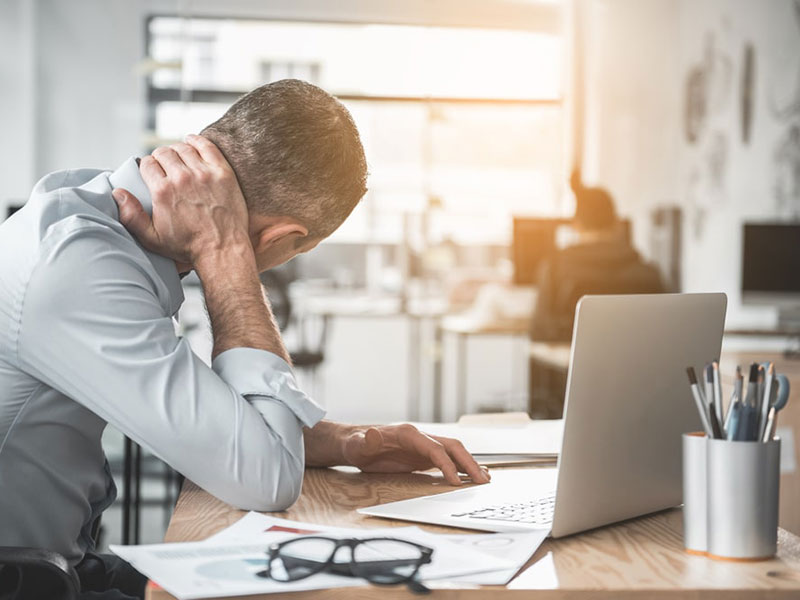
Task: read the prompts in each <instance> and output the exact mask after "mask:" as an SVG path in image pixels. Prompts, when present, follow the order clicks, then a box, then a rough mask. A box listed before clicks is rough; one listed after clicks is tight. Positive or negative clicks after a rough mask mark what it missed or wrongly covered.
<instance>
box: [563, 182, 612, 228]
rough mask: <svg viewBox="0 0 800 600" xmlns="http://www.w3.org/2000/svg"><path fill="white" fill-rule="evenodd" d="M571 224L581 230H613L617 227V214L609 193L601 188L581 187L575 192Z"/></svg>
mask: <svg viewBox="0 0 800 600" xmlns="http://www.w3.org/2000/svg"><path fill="white" fill-rule="evenodd" d="M573 224H574V226H575V228H576V229H578V230H579V231H582V232H592V233H605V232H613V231H614V230H615V228H616V227H617V215H616V213H615V211H614V201H613V200H612V199H611V195H610V194H609V193H608V192H607V191H605V190H604V189H602V188H586V187H581V188H580V190H578V191H576V193H575V217H574V218H573Z"/></svg>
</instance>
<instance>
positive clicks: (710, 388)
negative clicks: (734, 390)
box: [706, 365, 724, 439]
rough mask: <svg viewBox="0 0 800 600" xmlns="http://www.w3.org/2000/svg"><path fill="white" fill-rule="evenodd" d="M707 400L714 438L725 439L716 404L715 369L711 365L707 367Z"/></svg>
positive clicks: (709, 420)
mask: <svg viewBox="0 0 800 600" xmlns="http://www.w3.org/2000/svg"><path fill="white" fill-rule="evenodd" d="M706 402H707V403H708V422H709V423H710V424H711V431H712V432H713V434H714V438H716V439H723V437H724V436H723V434H722V425H720V422H719V421H718V420H717V409H716V407H715V406H714V369H713V368H712V366H711V365H708V366H707V367H706Z"/></svg>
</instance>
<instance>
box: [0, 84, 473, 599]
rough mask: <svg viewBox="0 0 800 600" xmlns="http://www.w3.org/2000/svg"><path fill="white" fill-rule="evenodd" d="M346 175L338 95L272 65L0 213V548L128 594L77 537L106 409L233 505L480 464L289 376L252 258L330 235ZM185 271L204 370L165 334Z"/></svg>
mask: <svg viewBox="0 0 800 600" xmlns="http://www.w3.org/2000/svg"><path fill="white" fill-rule="evenodd" d="M365 179H366V161H365V157H364V151H363V148H362V146H361V142H360V139H359V136H358V132H357V130H356V127H355V125H354V123H353V121H352V119H351V117H350V115H349V113H348V112H347V110H346V109H345V108H344V107H343V106H342V105H341V104H340V103H339V102H338V101H336V100H335V99H334V98H333V97H332V96H330V95H328V94H327V93H325V92H324V91H322V90H320V89H319V88H317V87H314V86H312V85H310V84H307V83H303V82H300V81H296V80H286V81H280V82H277V83H273V84H269V85H265V86H263V87H261V88H258V89H256V90H254V91H253V92H251V93H249V94H247V95H246V96H244V97H243V98H241V99H240V100H239V101H238V102H236V103H235V104H234V105H233V106H232V107H231V108H230V109H229V110H228V112H227V113H225V115H224V116H223V117H222V118H221V119H219V120H218V121H217V122H215V123H213V124H212V125H210V126H208V127H207V128H206V129H204V130H203V131H202V133H201V135H200V136H190V137H189V138H188V139H187V140H186V143H181V144H175V145H173V146H170V147H163V148H158V149H156V150H155V151H154V152H153V154H152V155H151V156H145V157H143V158H142V159H141V161H140V163H139V164H137V161H136V160H135V159H130V160H128V161H126V162H125V163H124V164H123V165H122V166H121V167H120V168H118V169H117V170H116V171H114V172H107V171H100V170H92V169H80V170H71V171H62V172H58V173H54V174H51V175H48V176H46V177H45V178H44V179H42V180H41V181H40V182H39V183H38V184H37V185H36V187H35V188H34V190H33V193H32V195H31V197H30V200H29V201H28V203H27V204H26V206H25V207H24V208H23V209H22V210H21V211H19V213H17V214H16V215H15V216H14V217H13V218H11V219H9V220H8V221H7V222H6V223H5V224H3V226H2V228H1V229H0V232H1V233H0V489H2V493H1V494H0V545H6V546H35V547H44V548H48V549H51V550H56V551H58V552H60V553H62V554H64V555H65V556H66V557H67V559H68V561H69V562H70V563H71V564H72V565H77V570H78V572H79V575H80V576H81V580H82V587H83V589H84V591H87V590H96V591H104V590H108V589H114V588H116V589H117V590H118V591H117V592H114V593H115V594H116V595H109V596H107V597H109V598H127V597H136V596H139V595H141V593H142V587H141V586H142V585H143V580H142V579H140V578H136V577H132V576H131V574H130V572H129V570H126V568H125V565H120V563H119V561H114V560H113V559H111V558H109V557H97V556H95V555H94V554H93V550H94V541H93V539H92V535H91V531H92V527H93V525H94V523H95V522H96V520H97V519H98V518H99V516H100V514H101V513H102V511H103V510H104V509H105V508H107V507H108V506H109V505H110V504H111V502H112V501H113V499H114V496H115V487H114V483H113V481H112V479H111V476H110V474H109V470H108V464H107V462H106V461H105V458H104V455H103V451H102V448H101V444H100V437H101V434H102V432H103V429H104V428H105V426H106V424H107V423H111V424H112V425H114V426H115V427H116V428H117V429H119V430H120V431H122V432H123V433H124V434H126V435H127V436H129V437H131V438H132V439H133V440H135V441H136V442H137V443H139V444H141V445H142V446H144V447H145V448H147V449H148V450H150V451H151V452H153V453H154V454H156V455H157V456H159V457H161V458H162V459H163V460H165V461H166V462H167V463H168V464H170V465H171V466H172V467H173V468H175V469H176V470H178V471H179V472H181V473H182V474H184V475H185V476H186V477H187V478H189V479H191V480H193V481H194V482H196V483H197V484H199V485H200V486H202V487H203V488H205V489H206V490H208V491H209V492H210V493H212V494H214V495H215V496H217V497H219V498H221V499H222V500H224V501H226V502H229V503H231V504H233V505H235V506H237V507H239V508H242V509H253V510H261V511H274V510H283V509H285V508H287V507H288V506H290V505H291V504H292V503H293V502H294V501H295V500H296V498H297V496H298V494H299V493H300V488H301V483H302V478H303V469H304V466H306V465H308V466H328V465H344V464H349V465H355V466H357V467H360V468H361V469H362V470H364V471H389V472H399V471H410V470H417V469H427V468H431V467H438V468H439V469H441V471H442V472H443V473H444V476H445V479H446V480H447V482H448V483H450V484H452V485H458V484H459V483H460V480H459V475H458V472H459V471H461V472H465V473H466V474H468V475H469V476H470V477H472V479H473V480H474V481H476V482H486V481H488V474H487V472H486V471H485V470H483V469H481V468H480V467H478V465H477V464H476V463H475V461H474V460H473V459H472V457H471V456H470V455H469V453H467V452H466V450H465V449H464V447H463V446H462V445H461V444H460V443H459V442H457V441H455V440H451V439H447V438H437V437H432V436H427V435H425V434H423V433H420V432H419V431H417V430H416V429H414V428H413V427H411V426H409V425H399V426H381V427H360V426H350V425H342V424H337V423H332V422H328V421H323V420H322V416H323V411H322V409H320V408H319V407H318V406H317V405H316V404H315V403H314V402H313V401H312V400H311V399H310V398H308V397H307V396H306V395H305V394H304V393H303V392H302V391H301V390H300V389H299V388H298V387H297V384H296V382H295V378H294V376H293V374H292V370H291V368H290V364H289V362H290V361H289V356H288V354H287V352H286V349H285V348H284V346H283V343H282V341H281V337H280V334H279V332H278V329H277V328H276V326H275V323H274V320H273V318H272V315H271V312H270V309H269V304H268V302H267V300H266V299H265V297H264V294H263V291H262V288H261V286H260V283H259V279H258V273H259V272H260V271H264V270H266V269H269V268H271V267H273V266H276V265H279V264H281V263H284V262H286V261H287V260H289V259H291V258H292V257H293V256H295V255H297V254H299V253H301V252H307V251H308V250H310V249H312V248H313V247H314V246H316V245H317V244H318V243H319V242H320V241H321V240H322V239H324V238H325V237H327V236H328V235H330V234H331V233H332V232H333V231H334V230H335V229H336V228H337V227H338V226H339V225H340V224H341V223H342V221H344V219H345V218H346V217H347V216H348V215H349V213H350V212H351V211H352V209H353V208H354V206H355V205H356V204H357V202H358V201H359V200H360V198H361V197H362V196H363V194H364V192H365ZM115 201H116V202H115ZM190 270H194V271H195V272H196V273H197V275H198V276H199V278H200V280H201V282H202V284H203V288H204V293H205V300H206V305H207V309H208V314H209V316H210V319H211V326H212V331H213V337H214V348H213V357H212V358H213V363H212V368H208V367H207V366H206V365H205V364H204V363H203V362H202V361H201V360H200V359H199V358H197V357H196V356H195V355H194V354H193V353H192V351H191V349H190V348H189V345H188V343H187V342H186V341H185V340H184V339H182V338H178V337H176V336H175V333H174V326H173V321H172V317H173V315H175V313H176V312H177V310H178V309H179V307H180V305H181V302H182V300H183V294H182V291H181V285H180V276H181V275H182V274H184V273H186V272H188V271H190ZM354 359H355V360H358V357H354ZM92 597H98V596H92Z"/></svg>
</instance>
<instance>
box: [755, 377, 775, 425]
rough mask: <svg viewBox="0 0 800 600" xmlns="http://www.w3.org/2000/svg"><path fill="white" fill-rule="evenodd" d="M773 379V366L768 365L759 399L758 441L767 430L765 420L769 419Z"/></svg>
mask: <svg viewBox="0 0 800 600" xmlns="http://www.w3.org/2000/svg"><path fill="white" fill-rule="evenodd" d="M774 379H775V365H773V364H772V363H769V368H768V369H767V378H766V381H765V383H764V397H763V398H761V406H760V407H759V409H760V410H759V420H758V439H759V440H760V439H762V438H763V437H764V433H765V432H766V430H767V419H768V418H769V409H770V405H771V404H772V382H773V380H774Z"/></svg>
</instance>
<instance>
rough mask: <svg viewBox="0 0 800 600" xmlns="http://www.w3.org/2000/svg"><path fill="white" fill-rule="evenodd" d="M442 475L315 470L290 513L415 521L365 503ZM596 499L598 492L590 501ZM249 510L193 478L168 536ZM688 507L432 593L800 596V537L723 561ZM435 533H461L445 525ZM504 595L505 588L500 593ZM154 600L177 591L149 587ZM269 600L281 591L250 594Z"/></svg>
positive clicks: (386, 592) (324, 594) (562, 543)
mask: <svg viewBox="0 0 800 600" xmlns="http://www.w3.org/2000/svg"><path fill="white" fill-rule="evenodd" d="M450 489H452V488H450V487H449V486H447V485H444V484H443V483H442V480H441V478H439V477H436V476H432V475H427V474H424V473H414V474H404V475H382V474H364V473H359V472H355V471H354V470H343V469H309V470H307V471H306V479H305V483H304V485H303V493H302V495H301V497H300V499H299V500H298V501H297V503H296V504H295V505H294V506H293V507H292V508H291V509H290V510H289V511H287V512H284V513H277V516H281V517H284V518H288V519H296V520H301V521H306V522H312V523H320V524H329V525H340V526H345V527H364V528H370V527H378V526H380V527H386V526H399V525H407V523H401V522H399V521H388V520H384V519H376V518H372V517H365V516H361V515H359V514H357V513H356V512H355V509H356V508H359V507H362V506H369V505H371V504H376V503H378V502H389V501H392V500H400V499H404V498H410V497H413V496H418V495H422V494H429V493H433V492H435V491H437V490H440V491H448V490H450ZM587 502H591V499H587ZM243 515H244V513H243V512H242V511H238V510H235V509H233V508H231V507H230V506H229V505H226V504H224V503H223V502H221V501H219V500H217V499H216V498H214V497H212V496H210V495H209V494H207V493H206V492H204V491H202V490H200V489H199V488H198V487H196V486H195V485H194V484H192V483H191V482H188V481H187V482H186V484H185V486H184V489H183V491H182V493H181V496H180V499H179V500H178V504H177V506H176V508H175V513H174V514H173V516H172V520H171V521H170V525H169V529H168V530H167V534H166V538H165V541H167V542H179V541H192V540H201V539H204V538H206V537H207V536H209V535H211V534H213V533H215V532H217V531H219V530H220V529H223V528H224V527H227V526H228V525H230V524H232V523H234V522H235V521H237V520H238V519H239V518H241V517H242V516H243ZM681 527H682V521H681V511H680V510H679V509H674V510H671V511H666V512H662V513H659V514H656V515H651V516H648V517H643V518H640V519H635V520H631V521H627V522H625V523H622V524H618V525H614V526H610V527H604V528H600V529H597V530H594V531H590V532H587V533H584V534H581V535H576V536H571V537H568V538H563V539H559V540H547V541H545V543H544V544H543V545H542V546H541V547H540V548H539V550H538V551H537V552H536V554H535V555H534V556H533V557H532V559H531V560H530V561H529V563H528V565H527V566H526V569H525V570H524V571H523V572H522V573H521V574H520V575H518V576H517V577H516V578H515V579H514V580H513V581H512V582H511V583H510V584H509V585H508V586H507V587H506V588H502V587H474V588H457V589H456V588H451V589H437V590H435V592H434V593H433V594H432V597H433V598H445V597H446V598H448V599H452V600H461V599H471V598H475V599H477V598H507V599H509V600H510V599H512V598H514V599H516V598H531V597H533V596H532V590H537V591H538V593H537V594H536V596H535V597H536V598H543V599H547V598H591V599H592V600H598V599H609V600H610V599H617V598H628V599H630V598H696V599H698V600H699V599H700V598H703V599H704V600H705V599H707V598H719V599H722V598H725V599H726V600H729V599H738V598H748V599H749V598H754V599H755V598H758V599H767V598H770V599H778V598H798V597H800V538H798V537H797V536H795V535H792V534H790V533H787V532H785V531H780V532H779V541H778V555H777V557H776V558H774V559H772V560H770V561H765V562H758V563H734V562H718V561H713V560H710V559H707V558H703V557H698V556H692V555H689V554H687V553H686V552H684V550H683V546H682V534H681ZM426 529H429V530H431V531H448V532H451V533H452V532H458V531H459V530H456V529H451V528H443V527H428V526H426ZM501 594H502V595H501ZM146 597H147V598H148V600H167V599H170V598H173V597H172V596H171V595H169V594H167V593H166V592H164V591H161V590H156V589H155V588H148V591H147V596H146ZM290 597H291V598H292V600H295V599H296V600H305V599H309V600H310V599H314V600H318V599H322V600H324V599H342V600H344V599H346V600H357V599H360V598H381V599H382V600H384V599H386V600H389V599H392V598H413V597H414V596H413V595H412V594H411V593H409V592H407V591H406V590H405V588H377V587H358V588H338V589H332V590H317V591H313V592H297V593H296V594H292V595H291V596H290ZM248 598H250V599H252V600H258V599H262V600H266V599H272V598H276V596H267V595H265V596H248Z"/></svg>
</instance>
